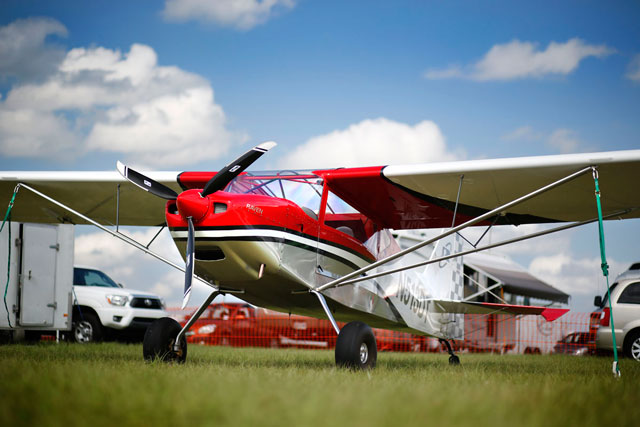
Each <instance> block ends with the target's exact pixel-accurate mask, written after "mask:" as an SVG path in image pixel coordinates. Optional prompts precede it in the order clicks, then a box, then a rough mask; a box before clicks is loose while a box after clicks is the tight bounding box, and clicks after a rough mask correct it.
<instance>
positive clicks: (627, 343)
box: [624, 330, 640, 362]
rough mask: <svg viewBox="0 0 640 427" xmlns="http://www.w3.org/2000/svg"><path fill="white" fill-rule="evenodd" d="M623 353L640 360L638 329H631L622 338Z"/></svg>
mask: <svg viewBox="0 0 640 427" xmlns="http://www.w3.org/2000/svg"><path fill="white" fill-rule="evenodd" d="M624 355H625V356H627V357H629V358H631V359H634V360H637V361H638V362H640V330H635V331H631V332H630V333H629V335H628V336H627V339H625V340H624Z"/></svg>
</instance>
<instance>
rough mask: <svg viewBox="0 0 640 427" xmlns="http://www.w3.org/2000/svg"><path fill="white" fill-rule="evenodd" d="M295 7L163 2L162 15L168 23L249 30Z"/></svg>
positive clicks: (283, 2) (251, 1)
mask: <svg viewBox="0 0 640 427" xmlns="http://www.w3.org/2000/svg"><path fill="white" fill-rule="evenodd" d="M294 6H295V1H294V0H166V3H165V9H164V11H163V13H164V16H165V17H166V18H167V19H169V20H175V21H188V20H199V21H207V22H213V23H215V24H217V25H220V26H223V27H233V28H237V29H240V30H249V29H251V28H253V27H255V26H256V25H259V24H263V23H265V22H266V21H267V20H269V19H270V18H271V17H273V16H274V15H275V14H277V13H278V12H279V11H283V10H287V9H292V8H293V7H294Z"/></svg>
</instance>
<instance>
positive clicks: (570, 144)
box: [547, 129, 580, 154]
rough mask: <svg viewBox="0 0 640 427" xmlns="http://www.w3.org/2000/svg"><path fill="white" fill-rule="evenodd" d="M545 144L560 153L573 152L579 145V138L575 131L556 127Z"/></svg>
mask: <svg viewBox="0 0 640 427" xmlns="http://www.w3.org/2000/svg"><path fill="white" fill-rule="evenodd" d="M547 144H548V145H549V146H550V147H553V148H554V149H556V150H557V151H559V152H560V153H563V154H565V153H573V152H575V151H576V150H577V149H578V147H579V146H580V140H579V139H578V134H577V133H576V131H574V130H571V129H556V130H554V131H553V132H552V133H551V135H549V138H548V139H547Z"/></svg>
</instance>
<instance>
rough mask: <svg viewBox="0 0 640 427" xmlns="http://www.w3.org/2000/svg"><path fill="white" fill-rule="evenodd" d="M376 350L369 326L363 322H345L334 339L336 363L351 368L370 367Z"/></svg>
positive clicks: (374, 360) (374, 364) (373, 363)
mask: <svg viewBox="0 0 640 427" xmlns="http://www.w3.org/2000/svg"><path fill="white" fill-rule="evenodd" d="M377 358H378V350H377V348H376V338H375V336H374V335H373V331H372V330H371V328H370V327H369V326H368V325H367V324H366V323H363V322H350V323H347V324H346V325H345V326H344V328H342V330H340V334H338V340H337V341H336V365H337V366H339V367H345V368H351V369H372V368H374V367H375V366H376V360H377Z"/></svg>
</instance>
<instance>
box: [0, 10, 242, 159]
mask: <svg viewBox="0 0 640 427" xmlns="http://www.w3.org/2000/svg"><path fill="white" fill-rule="evenodd" d="M56 22H57V21H52V20H44V21H36V22H31V23H30V25H31V26H35V27H36V28H40V34H46V33H47V32H51V31H53V29H55V28H58V30H60V28H63V27H61V24H59V23H58V26H56V25H55V24H56ZM11 25H13V24H10V26H11ZM3 29H4V30H6V29H7V27H3ZM39 40H40V42H42V37H40V38H39ZM43 49H44V48H43ZM0 124H1V125H2V126H0V153H1V154H2V155H5V156H31V157H51V156H56V155H57V156H79V155H81V154H82V153H83V151H84V152H86V151H108V152H119V153H123V154H124V156H125V160H127V161H129V162H133V163H137V164H142V165H145V166H148V167H156V166H160V167H167V166H179V165H184V164H187V163H189V162H192V161H193V159H194V158H197V159H198V160H212V159H216V158H219V157H220V156H222V155H224V154H225V153H226V151H227V150H228V149H229V147H230V146H231V144H232V143H241V142H244V140H245V139H246V136H245V135H243V134H241V133H233V132H231V131H229V130H228V129H227V127H226V117H225V113H224V111H223V109H222V107H220V105H218V104H216V103H215V100H214V93H213V89H212V88H211V86H210V84H209V83H208V82H207V81H206V80H205V79H204V78H202V77H201V76H198V75H196V74H194V73H190V72H188V71H185V70H182V69H180V68H178V67H173V66H161V65H159V64H158V58H157V54H156V52H155V51H154V49H153V48H152V47H150V46H146V45H142V44H133V45H132V46H131V48H130V49H129V51H128V52H125V53H122V52H120V51H119V50H111V49H106V48H103V47H99V46H98V47H91V48H75V49H72V50H70V51H68V52H67V53H66V55H65V56H64V58H63V59H62V60H61V61H60V62H59V63H58V64H57V66H56V69H55V70H54V71H53V72H52V73H51V74H50V75H48V76H47V77H46V78H45V79H43V80H42V81H38V82H35V81H34V82H28V83H26V82H25V83H20V84H17V85H15V86H14V87H13V88H11V90H10V91H9V93H8V94H7V96H6V97H5V99H4V100H1V101H0Z"/></svg>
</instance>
